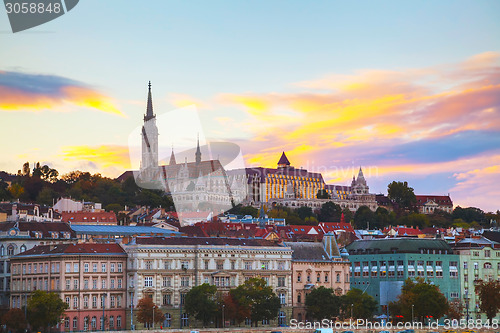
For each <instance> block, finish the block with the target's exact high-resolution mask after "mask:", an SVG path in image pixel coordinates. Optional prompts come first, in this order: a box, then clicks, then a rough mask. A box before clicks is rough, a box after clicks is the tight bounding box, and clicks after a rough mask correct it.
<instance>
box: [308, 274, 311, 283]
mask: <svg viewBox="0 0 500 333" xmlns="http://www.w3.org/2000/svg"><path fill="white" fill-rule="evenodd" d="M307 282H311V274H307Z"/></svg>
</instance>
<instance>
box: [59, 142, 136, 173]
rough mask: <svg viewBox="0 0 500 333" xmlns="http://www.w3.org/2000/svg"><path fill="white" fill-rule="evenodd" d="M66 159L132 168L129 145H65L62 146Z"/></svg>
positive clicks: (124, 168) (102, 165) (122, 168)
mask: <svg viewBox="0 0 500 333" xmlns="http://www.w3.org/2000/svg"><path fill="white" fill-rule="evenodd" d="M61 150H62V154H61V155H62V158H63V159H64V160H65V161H86V162H92V163H95V164H96V165H98V166H100V167H102V168H108V167H119V168H120V169H121V170H127V169H130V157H129V151H128V147H126V146H119V145H100V146H87V145H83V146H65V147H62V148H61Z"/></svg>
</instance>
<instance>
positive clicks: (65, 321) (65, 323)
mask: <svg viewBox="0 0 500 333" xmlns="http://www.w3.org/2000/svg"><path fill="white" fill-rule="evenodd" d="M64 328H65V329H67V330H69V317H66V318H64Z"/></svg>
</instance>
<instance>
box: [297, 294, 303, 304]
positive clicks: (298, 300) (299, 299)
mask: <svg viewBox="0 0 500 333" xmlns="http://www.w3.org/2000/svg"><path fill="white" fill-rule="evenodd" d="M301 302H302V295H301V294H298V295H297V303H301Z"/></svg>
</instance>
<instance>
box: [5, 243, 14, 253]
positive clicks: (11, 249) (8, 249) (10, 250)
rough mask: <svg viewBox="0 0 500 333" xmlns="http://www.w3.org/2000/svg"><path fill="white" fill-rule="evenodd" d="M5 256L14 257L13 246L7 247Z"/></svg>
mask: <svg viewBox="0 0 500 333" xmlns="http://www.w3.org/2000/svg"><path fill="white" fill-rule="evenodd" d="M7 255H8V256H13V255H14V245H12V244H10V245H9V246H7Z"/></svg>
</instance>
